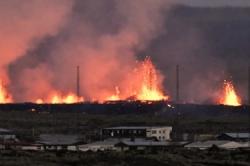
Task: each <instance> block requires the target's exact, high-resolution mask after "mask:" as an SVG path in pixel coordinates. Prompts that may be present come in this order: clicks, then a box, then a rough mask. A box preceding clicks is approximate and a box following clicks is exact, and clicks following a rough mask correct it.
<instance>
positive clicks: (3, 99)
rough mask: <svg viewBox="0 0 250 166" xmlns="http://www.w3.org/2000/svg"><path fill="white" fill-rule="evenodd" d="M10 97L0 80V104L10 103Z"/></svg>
mask: <svg viewBox="0 0 250 166" xmlns="http://www.w3.org/2000/svg"><path fill="white" fill-rule="evenodd" d="M11 102H12V97H11V95H10V94H8V92H7V90H6V88H5V86H4V83H3V81H2V80H1V79H0V103H11Z"/></svg>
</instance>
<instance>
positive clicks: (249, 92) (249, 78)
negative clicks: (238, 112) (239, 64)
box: [247, 65, 250, 105]
mask: <svg viewBox="0 0 250 166" xmlns="http://www.w3.org/2000/svg"><path fill="white" fill-rule="evenodd" d="M247 104H248V105H250V65H249V66H248V103H247Z"/></svg>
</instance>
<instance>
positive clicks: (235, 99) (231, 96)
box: [219, 80, 241, 106]
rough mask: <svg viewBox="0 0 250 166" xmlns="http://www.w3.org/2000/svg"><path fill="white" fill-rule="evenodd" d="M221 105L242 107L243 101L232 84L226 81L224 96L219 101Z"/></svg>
mask: <svg viewBox="0 0 250 166" xmlns="http://www.w3.org/2000/svg"><path fill="white" fill-rule="evenodd" d="M219 103H220V104H223V105H231V106H239V105H241V99H240V97H239V96H238V95H237V93H236V91H235V88H234V86H233V84H232V82H229V81H226V80H225V81H224V88H223V95H222V96H221V98H220V99H219Z"/></svg>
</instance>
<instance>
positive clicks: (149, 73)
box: [136, 57, 169, 101]
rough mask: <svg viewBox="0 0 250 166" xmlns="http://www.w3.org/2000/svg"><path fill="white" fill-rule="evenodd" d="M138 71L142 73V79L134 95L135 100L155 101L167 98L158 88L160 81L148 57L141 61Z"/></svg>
mask: <svg viewBox="0 0 250 166" xmlns="http://www.w3.org/2000/svg"><path fill="white" fill-rule="evenodd" d="M139 72H140V73H141V74H142V77H143V80H142V82H141V86H140V89H139V93H137V95H136V98H137V100H151V101H157V100H167V99H169V97H168V96H165V95H164V93H163V92H162V91H161V89H160V88H159V87H160V83H159V80H158V77H157V71H156V69H155V66H154V65H153V63H152V61H151V59H150V58H149V57H147V58H146V59H145V60H144V61H143V63H142V65H141V68H140V70H139Z"/></svg>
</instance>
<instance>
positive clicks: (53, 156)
mask: <svg viewBox="0 0 250 166" xmlns="http://www.w3.org/2000/svg"><path fill="white" fill-rule="evenodd" d="M0 165H4V166H44V165H46V166H81V165H82V166H113V165H114V166H156V165H157V166H249V165H250V157H249V154H248V153H247V152H243V151H223V150H220V151H209V150H208V151H200V150H185V149H175V150H173V149H172V150H169V151H161V152H133V151H131V152H96V153H93V152H84V153H81V152H18V151H9V152H1V153H0Z"/></svg>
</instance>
